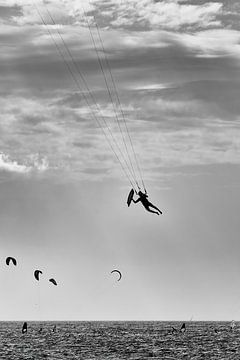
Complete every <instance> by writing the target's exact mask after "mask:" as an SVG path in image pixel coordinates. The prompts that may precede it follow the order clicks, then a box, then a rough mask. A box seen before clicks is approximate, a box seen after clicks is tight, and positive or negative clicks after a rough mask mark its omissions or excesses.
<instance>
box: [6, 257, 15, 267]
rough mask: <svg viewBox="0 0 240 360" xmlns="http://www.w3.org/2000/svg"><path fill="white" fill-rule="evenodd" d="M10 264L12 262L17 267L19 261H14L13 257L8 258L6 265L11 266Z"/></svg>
mask: <svg viewBox="0 0 240 360" xmlns="http://www.w3.org/2000/svg"><path fill="white" fill-rule="evenodd" d="M10 262H12V263H13V265H15V266H16V265H17V260H16V259H14V258H13V257H11V256H8V257H7V258H6V264H7V265H9V264H10Z"/></svg>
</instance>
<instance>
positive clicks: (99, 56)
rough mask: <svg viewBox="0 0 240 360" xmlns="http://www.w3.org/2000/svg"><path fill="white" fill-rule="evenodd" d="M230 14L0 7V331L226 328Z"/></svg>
mask: <svg viewBox="0 0 240 360" xmlns="http://www.w3.org/2000/svg"><path fill="white" fill-rule="evenodd" d="M239 10H240V4H239V1H238V0H222V1H220V0H218V1H215V0H212V1H211V0H209V1H205V0H168V1H167V0H158V1H157V0H155V1H154V0H121V1H120V0H91V1H89V0H84V1H81V2H79V1H78V0H58V1H55V0H48V1H46V0H44V1H42V0H22V1H18V0H7V1H6V0H0V26H1V31H0V43H1V60H0V94H1V97H0V109H1V111H0V201H1V208H0V284H1V310H0V319H1V320H40V321H41V320H185V321H188V320H190V319H193V320H229V321H230V320H232V319H235V320H240V287H239V283H240V262H239V254H240V243H239V238H238V236H239V230H240V223H239V213H240V186H239V181H238V180H239V177H240V140H239V139H240V125H239V124H240V122H239V121H240V118H239V113H240V102H239V97H240V76H239V73H240V72H239V71H240V11H239ZM112 80H114V81H112ZM106 85H107V86H106ZM137 184H138V185H139V186H140V187H141V188H143V184H144V185H145V186H146V188H147V191H148V194H149V199H150V201H151V202H152V203H153V204H155V205H156V206H158V207H159V208H160V209H161V210H162V212H163V215H161V216H157V215H155V214H151V213H148V212H146V210H145V209H144V208H143V207H142V206H141V204H139V203H138V204H136V205H135V204H131V206H130V207H129V208H128V207H127V204H126V199H127V196H128V193H129V191H130V189H131V187H132V186H134V187H135V188H137ZM135 198H136V196H135ZM7 256H13V257H15V258H16V259H17V261H18V264H17V266H16V267H14V266H13V265H12V264H11V265H10V266H7V265H6V264H5V258H6V257H7ZM35 269H40V270H42V272H43V273H42V275H41V278H40V281H39V282H37V281H36V280H35V279H34V277H33V272H34V270H35ZM113 269H118V270H120V271H121V273H122V279H121V281H117V279H118V277H117V274H116V273H113V274H111V271H112V270H113ZM51 277H53V278H55V279H56V281H57V283H58V286H54V285H52V284H50V283H49V281H48V279H49V278H51Z"/></svg>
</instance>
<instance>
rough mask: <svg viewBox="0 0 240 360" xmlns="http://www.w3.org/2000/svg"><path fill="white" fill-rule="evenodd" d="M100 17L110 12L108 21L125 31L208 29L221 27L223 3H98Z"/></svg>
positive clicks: (142, 0) (136, 0)
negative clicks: (104, 10)
mask: <svg viewBox="0 0 240 360" xmlns="http://www.w3.org/2000/svg"><path fill="white" fill-rule="evenodd" d="M94 5H95V7H96V13H97V15H96V16H99V17H100V19H101V11H102V10H103V9H107V10H108V12H107V17H108V18H110V20H109V22H110V24H111V25H112V26H115V27H123V28H126V27H127V28H133V29H134V28H135V29H136V28H138V29H139V28H143V29H144V28H154V29H173V30H177V29H180V28H182V27H199V28H206V27H212V26H219V25H220V24H221V22H220V20H219V19H218V18H217V16H218V15H220V14H221V9H222V3H221V2H211V1H210V2H206V3H204V4H201V5H198V4H197V5H196V4H181V3H180V2H179V1H177V0H171V1H151V0H126V1H124V2H123V1H120V0H119V1H113V0H109V1H102V2H99V1H95V2H94Z"/></svg>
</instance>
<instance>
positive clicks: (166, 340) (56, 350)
mask: <svg viewBox="0 0 240 360" xmlns="http://www.w3.org/2000/svg"><path fill="white" fill-rule="evenodd" d="M185 324H186V331H185V332H183V333H182V332H180V331H179V330H180V328H181V322H165V321H164V322H161V321H121V322H118V321H116V322H115V321H90V322H87V321H79V322H28V331H27V333H24V334H22V325H23V322H0V360H5V359H7V360H40V359H48V360H60V359H61V360H62V359H69V360H75V359H78V360H90V359H98V360H107V359H114V360H120V359H121V360H122V359H135V360H136V359H161V360H163V359H166V360H167V359H169V360H170V359H172V360H178V359H191V360H193V359H204V360H208V359H209V360H214V359H221V360H227V359H236V360H239V359H240V323H237V322H236V323H235V325H236V326H235V328H234V329H233V330H231V328H230V322H194V321H188V322H186V323H185ZM41 328H42V330H40V329H41ZM173 328H174V329H175V330H177V331H175V330H174V329H173ZM54 330H55V331H54Z"/></svg>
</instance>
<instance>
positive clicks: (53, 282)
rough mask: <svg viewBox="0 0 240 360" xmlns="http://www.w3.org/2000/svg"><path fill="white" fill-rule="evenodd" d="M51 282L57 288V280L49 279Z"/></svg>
mask: <svg viewBox="0 0 240 360" xmlns="http://www.w3.org/2000/svg"><path fill="white" fill-rule="evenodd" d="M49 281H50V282H51V283H52V284H53V285H55V286H57V282H56V280H55V279H49Z"/></svg>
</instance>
